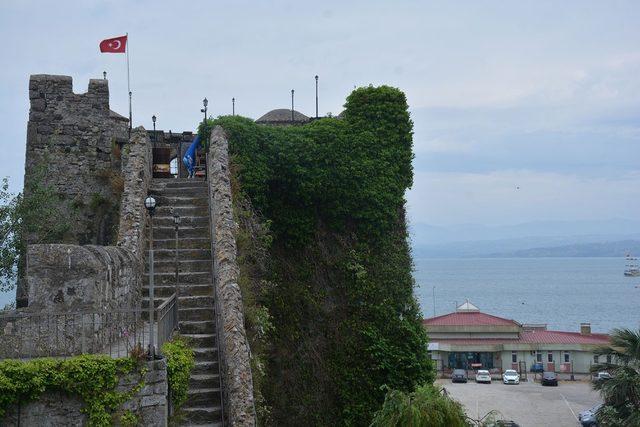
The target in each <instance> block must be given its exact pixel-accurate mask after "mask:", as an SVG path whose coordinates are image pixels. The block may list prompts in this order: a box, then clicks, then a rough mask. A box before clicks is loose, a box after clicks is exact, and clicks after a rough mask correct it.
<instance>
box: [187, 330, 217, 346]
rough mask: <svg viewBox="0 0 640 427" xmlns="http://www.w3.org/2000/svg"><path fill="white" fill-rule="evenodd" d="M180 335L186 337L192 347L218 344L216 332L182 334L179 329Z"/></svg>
mask: <svg viewBox="0 0 640 427" xmlns="http://www.w3.org/2000/svg"><path fill="white" fill-rule="evenodd" d="M181 335H182V336H183V337H186V338H188V339H189V342H190V343H191V345H192V346H193V347H194V348H207V347H215V346H217V345H218V343H217V340H216V334H184V333H182V331H181Z"/></svg>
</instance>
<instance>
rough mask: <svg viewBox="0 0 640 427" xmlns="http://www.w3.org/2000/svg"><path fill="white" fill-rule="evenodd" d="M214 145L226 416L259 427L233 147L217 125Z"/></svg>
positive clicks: (211, 175) (212, 186)
mask: <svg viewBox="0 0 640 427" xmlns="http://www.w3.org/2000/svg"><path fill="white" fill-rule="evenodd" d="M210 142H211V143H210V148H209V158H208V161H207V169H208V170H207V174H208V183H209V197H210V200H209V206H210V209H211V227H212V230H211V236H212V239H213V251H214V253H213V259H214V261H213V263H214V286H215V300H216V315H217V316H218V331H217V332H218V337H219V344H218V345H219V351H220V354H221V358H222V370H221V372H222V386H223V392H224V394H223V398H224V410H225V414H224V415H225V417H226V419H227V420H228V422H229V424H230V425H232V426H253V425H255V424H256V412H255V404H254V398H253V378H252V375H251V365H250V349H249V344H248V341H247V336H246V331H245V328H244V308H243V303H242V294H241V292H240V286H239V285H238V274H239V269H238V263H237V261H236V256H237V249H236V238H235V235H236V231H237V225H236V223H235V221H234V219H233V206H232V196H231V181H230V176H229V147H228V141H227V138H226V136H225V134H224V130H223V129H222V128H221V127H220V126H216V127H215V128H214V129H213V131H212V132H211V139H210Z"/></svg>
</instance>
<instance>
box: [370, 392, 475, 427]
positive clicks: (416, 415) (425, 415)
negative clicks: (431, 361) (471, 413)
mask: <svg viewBox="0 0 640 427" xmlns="http://www.w3.org/2000/svg"><path fill="white" fill-rule="evenodd" d="M469 425H470V424H469V423H468V422H467V417H466V415H465V413H464V410H463V408H462V405H460V403H458V402H456V401H455V400H452V399H450V398H449V397H446V396H443V395H442V392H441V390H440V389H438V388H436V387H434V386H433V385H431V384H427V385H423V386H420V387H418V388H416V391H415V392H413V393H403V392H401V391H397V390H392V391H389V392H388V393H387V396H386V397H385V399H384V404H383V405H382V408H381V409H380V410H379V411H378V412H376V414H375V416H374V418H373V421H372V423H371V427H467V426H469Z"/></svg>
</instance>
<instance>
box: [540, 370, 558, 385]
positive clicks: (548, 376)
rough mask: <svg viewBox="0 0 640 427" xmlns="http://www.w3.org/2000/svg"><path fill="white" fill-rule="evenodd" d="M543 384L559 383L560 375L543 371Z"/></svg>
mask: <svg viewBox="0 0 640 427" xmlns="http://www.w3.org/2000/svg"><path fill="white" fill-rule="evenodd" d="M542 385H554V386H557V385H558V376H557V375H556V373H555V372H543V373H542Z"/></svg>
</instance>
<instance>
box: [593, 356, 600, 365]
mask: <svg viewBox="0 0 640 427" xmlns="http://www.w3.org/2000/svg"><path fill="white" fill-rule="evenodd" d="M593 363H600V358H599V357H598V355H597V354H594V355H593Z"/></svg>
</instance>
